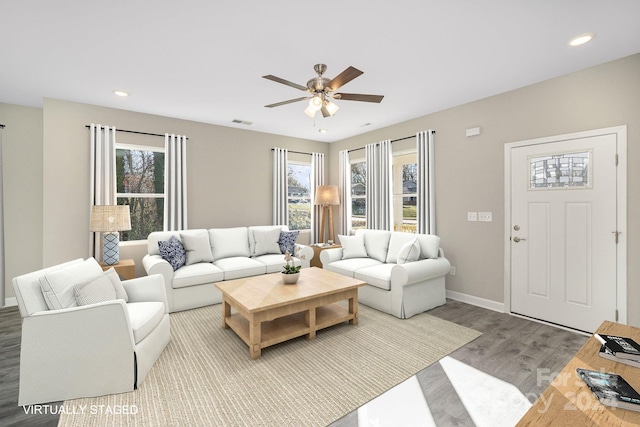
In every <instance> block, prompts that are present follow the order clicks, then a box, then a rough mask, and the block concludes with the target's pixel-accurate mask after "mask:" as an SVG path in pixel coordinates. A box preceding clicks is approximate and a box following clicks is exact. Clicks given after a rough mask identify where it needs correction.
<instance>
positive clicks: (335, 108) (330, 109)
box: [324, 101, 340, 116]
mask: <svg viewBox="0 0 640 427" xmlns="http://www.w3.org/2000/svg"><path fill="white" fill-rule="evenodd" d="M324 107H325V108H326V109H327V111H328V112H329V115H330V116H333V115H334V114H335V113H337V112H338V110H339V109H340V107H338V106H337V105H336V104H334V103H333V102H331V101H326V102H325V104H324Z"/></svg>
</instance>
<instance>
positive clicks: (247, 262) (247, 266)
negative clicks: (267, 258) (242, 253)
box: [213, 257, 267, 280]
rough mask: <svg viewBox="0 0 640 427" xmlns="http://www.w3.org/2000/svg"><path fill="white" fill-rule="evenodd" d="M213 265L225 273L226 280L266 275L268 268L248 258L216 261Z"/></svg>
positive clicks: (230, 258)
mask: <svg viewBox="0 0 640 427" xmlns="http://www.w3.org/2000/svg"><path fill="white" fill-rule="evenodd" d="M213 264H214V265H215V266H216V267H218V268H220V269H221V270H222V271H224V280H232V279H238V278H240V277H247V276H257V275H258V274H265V273H266V272H267V267H266V266H265V265H264V264H263V263H261V262H260V261H256V260H255V259H252V258H247V257H229V258H223V259H216V260H215V261H214V262H213Z"/></svg>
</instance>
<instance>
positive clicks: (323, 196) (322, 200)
mask: <svg viewBox="0 0 640 427" xmlns="http://www.w3.org/2000/svg"><path fill="white" fill-rule="evenodd" d="M315 204H316V205H320V206H322V215H321V219H320V239H321V240H322V241H321V242H320V243H324V223H325V216H324V212H325V210H327V209H328V210H329V236H330V240H331V241H334V237H333V210H332V208H331V206H335V205H339V204H340V197H339V196H338V187H337V186H335V185H319V186H318V188H316V200H315Z"/></svg>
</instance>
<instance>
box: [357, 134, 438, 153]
mask: <svg viewBox="0 0 640 427" xmlns="http://www.w3.org/2000/svg"><path fill="white" fill-rule="evenodd" d="M433 133H435V131H434V132H433ZM415 137H416V136H415V135H411V136H405V137H403V138H398V139H392V140H391V142H392V143H393V142H398V141H404V140H405V139H409V138H415ZM364 148H365V147H360V148H354V149H353V150H347V153H350V152H352V151H358V150H364Z"/></svg>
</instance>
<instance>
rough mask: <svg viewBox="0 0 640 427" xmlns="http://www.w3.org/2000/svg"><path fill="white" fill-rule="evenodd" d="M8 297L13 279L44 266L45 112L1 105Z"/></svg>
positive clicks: (0, 121) (10, 295) (9, 296)
mask: <svg viewBox="0 0 640 427" xmlns="http://www.w3.org/2000/svg"><path fill="white" fill-rule="evenodd" d="M0 123H1V124H3V125H5V126H6V127H5V128H4V130H3V132H2V159H3V162H2V163H3V164H2V173H3V180H4V224H5V227H4V238H5V274H4V281H5V283H6V287H5V297H7V298H11V297H14V296H15V294H14V292H13V286H11V279H12V278H13V277H15V276H17V275H18V274H21V273H23V272H27V271H33V270H36V269H38V268H40V267H41V266H42V110H41V109H39V108H29V107H19V106H15V105H9V104H1V103H0Z"/></svg>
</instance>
